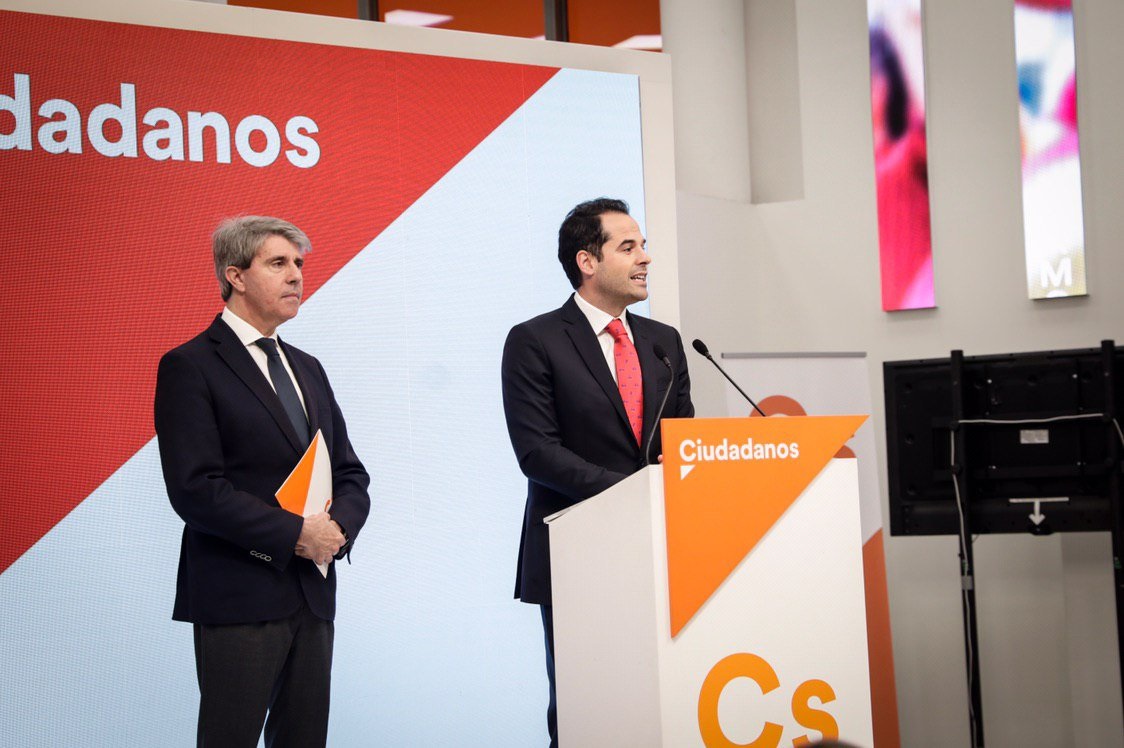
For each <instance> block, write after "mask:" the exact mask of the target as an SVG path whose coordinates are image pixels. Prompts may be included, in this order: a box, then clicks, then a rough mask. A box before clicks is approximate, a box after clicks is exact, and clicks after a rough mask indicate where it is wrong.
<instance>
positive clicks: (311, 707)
mask: <svg viewBox="0 0 1124 748" xmlns="http://www.w3.org/2000/svg"><path fill="white" fill-rule="evenodd" d="M213 250H214V261H215V272H216V274H217V275H218V279H219V287H220V291H221V293H222V298H223V300H224V301H225V302H226V308H225V309H224V310H223V312H222V314H220V315H219V316H218V317H216V318H215V320H214V322H212V323H211V325H210V327H208V328H207V329H206V330H204V331H203V332H202V333H200V334H199V335H198V336H196V337H195V338H194V339H192V340H190V341H188V342H187V343H184V344H183V345H181V346H179V347H178V348H175V349H173V350H171V351H169V352H168V353H167V354H165V355H164V357H163V358H162V359H161V360H160V368H159V370H158V372H157V375H156V405H155V420H156V434H157V437H158V439H159V444H160V462H161V465H162V466H163V469H164V482H165V484H166V485H167V488H168V497H169V498H170V499H171V502H172V507H173V508H174V509H175V510H176V513H177V514H179V515H180V517H182V518H183V521H184V525H185V527H184V531H183V541H182V543H181V545H180V563H179V578H178V581H177V583H176V601H175V607H174V610H173V613H172V617H173V618H174V619H175V620H177V621H190V622H191V623H193V624H194V628H195V631H194V634H195V667H196V675H197V677H198V680H199V694H200V699H199V727H198V729H199V732H198V745H200V746H206V748H213V747H214V746H232V747H234V746H245V747H246V748H253V746H256V745H257V743H258V737H259V735H260V734H261V732H262V724H263V722H264V724H265V744H266V746H268V747H269V748H281V747H282V746H293V747H294V748H297V747H300V748H306V747H308V746H323V745H324V744H325V742H326V740H327V730H328V703H329V692H330V683H331V673H332V641H333V637H334V628H333V624H332V620H333V618H334V617H335V610H336V571H335V565H334V564H331V561H332V559H333V558H339V557H340V556H341V554H343V553H344V552H346V551H348V550H349V549H350V547H351V544H352V543H353V542H354V540H355V537H356V535H358V533H359V530H360V529H361V528H362V527H363V523H364V522H365V521H366V519H367V511H368V509H369V508H370V499H369V498H368V496H367V485H368V483H369V482H370V481H369V478H368V476H367V472H366V470H364V469H363V465H362V464H361V463H360V462H359V458H358V457H356V455H355V452H354V451H353V450H352V448H351V442H350V441H349V440H348V438H347V427H346V426H345V425H344V420H343V415H342V414H341V413H340V409H339V406H338V405H337V404H336V400H335V396H334V395H333V394H332V388H331V387H330V386H329V384H328V378H327V376H326V375H325V373H324V369H323V367H321V366H320V362H319V361H317V360H316V359H315V358H313V357H312V356H310V355H308V354H307V353H304V352H303V351H300V350H297V349H296V348H293V347H292V346H290V345H287V344H286V343H284V342H283V341H281V340H279V339H278V337H277V332H276V331H277V327H278V326H279V325H280V324H281V323H283V322H286V321H287V320H290V319H292V318H293V317H295V316H296V314H297V310H298V308H299V307H300V301H301V293H302V290H303V288H302V277H301V266H302V265H303V263H304V255H305V253H306V252H307V251H308V250H309V241H308V237H306V236H305V234H304V232H302V231H301V230H300V229H298V228H297V227H296V226H294V225H292V224H291V223H288V222H287V221H282V220H280V219H277V218H266V217H259V216H247V217H242V218H235V219H230V220H228V221H225V222H224V223H223V224H222V225H220V226H219V228H218V230H216V231H215V234H214V238H213ZM317 430H319V431H320V432H321V433H322V434H323V437H324V440H325V443H326V446H327V449H328V455H329V457H330V461H331V469H332V501H331V506H330V515H329V513H328V512H320V513H319V514H315V515H312V516H309V517H301V516H300V515H297V514H293V513H290V512H288V511H286V510H285V509H282V508H281V506H280V505H279V504H278V502H277V500H276V499H275V497H274V493H275V492H276V491H277V489H278V488H279V487H280V486H281V484H282V483H283V482H284V481H285V479H286V478H287V477H288V475H289V473H290V472H291V471H292V469H293V467H294V466H295V465H296V464H297V462H298V460H300V458H301V455H302V454H304V452H305V450H306V448H307V447H308V446H309V443H310V440H311V438H312V436H313V435H315V434H316V432H317ZM317 563H320V564H331V565H330V566H329V567H328V573H327V576H326V577H325V576H323V575H322V574H321V572H320V570H319V569H317V568H316V564H317ZM267 715H268V717H267Z"/></svg>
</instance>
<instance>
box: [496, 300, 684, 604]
mask: <svg viewBox="0 0 1124 748" xmlns="http://www.w3.org/2000/svg"><path fill="white" fill-rule="evenodd" d="M628 325H629V329H631V330H632V335H633V339H634V341H635V344H636V351H637V355H638V357H639V358H640V370H641V373H642V375H643V378H644V427H643V431H642V433H643V435H644V439H645V440H647V437H648V432H649V431H650V430H651V428H652V425H653V424H654V422H655V417H656V410H657V408H658V407H659V404H660V401H661V400H662V399H663V396H664V393H665V392H667V390H668V387H673V389H672V391H671V393H670V394H669V396H668V401H667V406H666V408H665V409H664V414H663V416H664V417H665V418H689V417H691V416H693V415H694V413H695V409H694V406H692V405H691V381H690V378H689V376H688V374H687V359H686V356H685V355H684V354H683V341H682V340H681V339H680V337H679V333H678V332H677V331H676V330H675V328H673V327H670V326H668V325H665V324H662V323H660V322H656V321H654V320H651V319H648V318H646V317H638V316H635V315H633V314H629V315H628ZM657 343H658V344H659V345H660V346H662V347H663V349H664V351H665V352H666V353H667V355H668V358H669V359H670V360H671V365H672V368H673V369H674V370H675V377H674V382H673V381H672V375H671V372H670V371H669V370H668V368H667V367H666V366H665V365H664V364H663V363H662V362H661V361H660V360H659V359H657V358H656V354H655V352H654V351H653V346H654V345H655V344H657ZM502 379H503V405H504V413H505V415H506V417H507V430H508V434H509V435H510V436H511V444H512V446H513V447H514V449H515V456H516V458H518V460H519V467H520V468H521V469H522V470H523V474H524V475H526V476H527V479H528V482H527V505H526V509H525V510H524V513H523V535H522V538H521V539H520V542H519V563H518V569H517V572H516V580H515V596H516V597H518V598H519V599H521V600H523V601H525V602H530V603H539V604H550V545H549V535H548V532H547V530H548V528H547V526H546V525H545V524H543V519H544V518H545V517H549V516H550V515H551V514H553V513H555V512H557V511H560V510H562V509H565V508H566V507H568V506H571V505H573V504H576V503H577V502H579V501H582V500H583V499H588V498H589V497H591V496H594V495H596V494H598V493H600V492H602V491H604V490H605V489H606V488H609V487H610V486H612V485H613V484H615V483H617V482H619V481H622V480H624V479H625V478H626V477H628V476H629V475H631V474H632V473H634V472H636V471H637V470H640V469H641V468H642V467H643V466H644V464H645V462H644V459H643V455H642V448H641V446H640V445H638V444H637V443H636V438H635V437H634V436H633V433H632V428H631V426H629V423H628V416H627V415H626V413H625V410H624V403H623V402H622V401H621V396H620V391H619V390H618V389H617V385H616V382H615V381H614V380H613V375H612V373H611V372H610V371H609V366H608V364H607V363H606V361H605V356H604V354H603V353H602V352H601V346H600V344H599V343H598V341H597V336H596V335H595V334H594V332H593V328H592V327H590V324H589V320H588V319H587V318H586V316H585V315H584V314H582V311H581V309H579V308H578V305H577V303H575V301H574V299H573V297H572V296H571V297H570V299H569V300H568V301H567V302H566V303H565V304H563V305H562V307H561V308H560V309H556V310H555V311H553V312H548V313H547V314H543V315H540V316H538V317H535V318H534V319H531V320H528V321H527V322H523V323H522V324H519V325H516V326H515V327H514V328H512V330H511V332H510V333H509V334H508V336H507V342H506V343H505V345H504V350H503V365H502ZM660 452H661V448H660V434H659V431H658V429H657V432H656V436H655V439H654V441H653V443H652V448H651V454H650V455H649V457H648V462H649V463H655V462H656V459H657V457H658V455H659V454H660Z"/></svg>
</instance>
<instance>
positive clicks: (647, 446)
mask: <svg viewBox="0 0 1124 748" xmlns="http://www.w3.org/2000/svg"><path fill="white" fill-rule="evenodd" d="M652 353H654V354H656V358H658V359H659V360H660V361H661V362H662V363H663V365H664V366H666V367H667V370H668V371H669V372H671V382H669V383H668V385H667V389H666V390H664V393H663V400H661V401H660V407H659V408H657V409H656V418H655V420H654V421H652V428H650V429H648V439H647V440H646V441H645V442H644V465H645V466H647V465H650V464H651V463H650V462H649V461H648V455H650V454H651V453H652V442H653V441H654V440H655V438H656V429H657V428H659V425H660V416H662V415H663V409H664V408H665V407H666V406H667V396H668V395H670V394H671V388H672V387H674V386H675V367H673V366H672V365H671V359H670V358H668V357H667V351H665V350H664V348H663V346H662V345H660V344H659V343H655V344H653V345H652Z"/></svg>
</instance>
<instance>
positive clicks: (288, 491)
mask: <svg viewBox="0 0 1124 748" xmlns="http://www.w3.org/2000/svg"><path fill="white" fill-rule="evenodd" d="M319 441H320V432H319V431H317V432H316V435H315V436H314V437H312V443H311V444H309V445H308V449H306V450H305V451H304V454H303V455H301V459H300V462H298V463H297V466H296V467H295V468H293V472H291V473H289V477H288V478H286V479H285V482H284V483H282V484H281V488H278V489H277V493H276V494H274V495H275V496H276V497H277V503H279V504H280V505H281V508H282V509H287V510H288V511H290V512H292V513H293V514H299V515H300V516H302V517H303V516H304V504H305V502H306V501H308V488H309V486H311V485H312V466H313V465H315V464H316V446H317V443H318V442H319Z"/></svg>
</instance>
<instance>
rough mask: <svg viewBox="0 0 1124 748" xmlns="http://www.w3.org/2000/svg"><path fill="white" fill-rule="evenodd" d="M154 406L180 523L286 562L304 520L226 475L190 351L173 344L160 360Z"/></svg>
mask: <svg viewBox="0 0 1124 748" xmlns="http://www.w3.org/2000/svg"><path fill="white" fill-rule="evenodd" d="M154 414H155V422H156V436H157V440H158V443H159V447H160V463H161V466H162V467H163V470H164V482H165V484H166V485H167V488H168V498H169V499H170V500H171V503H172V508H173V509H175V511H176V513H177V514H178V515H179V516H180V517H181V518H182V519H183V521H184V523H185V524H186V525H187V526H188V527H190V528H191V529H193V530H196V531H198V532H202V533H206V534H208V535H214V536H216V537H219V538H222V539H223V540H225V541H227V542H230V543H233V544H234V545H237V546H240V547H241V548H244V549H246V550H247V551H250V550H255V551H258V552H259V553H261V554H263V555H265V556H269V557H271V558H272V560H271V561H269V563H270V564H272V565H273V566H275V567H277V568H279V569H284V568H285V567H286V566H287V565H288V563H289V560H290V559H291V558H292V556H293V551H294V549H295V547H296V543H297V538H298V537H299V536H300V531H301V525H302V524H303V522H304V520H303V519H301V518H300V517H298V516H297V515H295V514H292V513H290V512H287V511H285V510H284V509H282V508H281V507H279V506H276V505H272V504H270V503H269V502H267V501H266V500H264V499H262V498H260V497H258V496H255V495H253V494H250V493H247V492H245V491H241V490H238V489H237V488H236V487H235V486H234V485H232V484H231V482H230V481H229V480H228V479H227V478H226V476H225V475H224V472H223V465H224V460H223V449H222V441H221V438H220V435H219V427H218V423H217V422H216V419H215V412H214V403H213V401H212V397H211V393H210V390H209V388H208V386H207V382H206V379H205V378H204V376H203V374H202V373H201V372H200V371H199V369H198V367H197V366H196V365H195V363H193V362H192V360H191V359H190V357H189V356H187V355H185V354H183V353H181V352H177V351H172V352H171V353H168V354H166V355H165V356H164V357H163V358H162V359H161V360H160V366H159V369H158V370H157V374H156V402H155V408H154Z"/></svg>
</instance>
